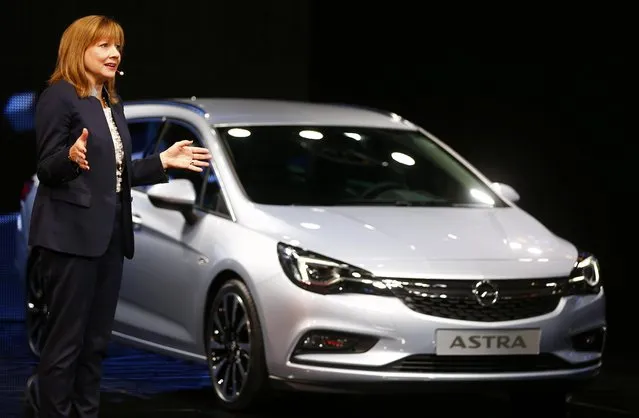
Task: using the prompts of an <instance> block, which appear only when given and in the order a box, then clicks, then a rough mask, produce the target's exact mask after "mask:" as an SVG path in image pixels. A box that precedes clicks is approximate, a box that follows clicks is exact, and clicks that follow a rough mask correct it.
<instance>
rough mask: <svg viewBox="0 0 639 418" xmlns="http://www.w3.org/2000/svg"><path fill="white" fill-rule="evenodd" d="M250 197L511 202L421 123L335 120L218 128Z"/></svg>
mask: <svg viewBox="0 0 639 418" xmlns="http://www.w3.org/2000/svg"><path fill="white" fill-rule="evenodd" d="M218 131H219V133H220V134H221V137H222V139H223V141H224V143H225V146H226V148H227V150H228V151H229V153H230V156H231V160H232V163H233V165H234V168H235V170H236V173H237V175H238V177H239V181H240V182H241V184H242V186H243V188H244V190H245V191H246V194H247V195H248V198H249V199H250V200H252V201H253V202H255V203H259V204H267V205H309V206H327V205H330V206H352V205H370V206H373V205H377V206H402V205H404V206H464V207H495V206H505V203H504V202H503V201H502V200H501V199H500V198H499V197H498V196H497V195H496V194H495V193H494V192H493V191H492V190H490V188H488V187H486V186H485V184H484V183H483V182H481V181H480V180H479V179H478V178H477V177H476V176H475V175H474V174H473V173H472V172H470V171H469V170H468V169H467V168H465V167H464V166H463V165H462V164H461V163H460V162H458V161H457V160H456V159H455V158H454V157H452V156H451V155H450V154H448V153H447V152H446V151H445V150H444V149H442V148H441V147H440V146H439V145H437V144H436V143H435V142H433V141H432V140H431V139H430V138H428V137H427V136H425V135H423V134H422V133H421V132H418V131H408V130H401V129H379V128H350V127H335V126H304V127H302V126H246V127H232V128H231V127H229V128H223V129H219V130H218Z"/></svg>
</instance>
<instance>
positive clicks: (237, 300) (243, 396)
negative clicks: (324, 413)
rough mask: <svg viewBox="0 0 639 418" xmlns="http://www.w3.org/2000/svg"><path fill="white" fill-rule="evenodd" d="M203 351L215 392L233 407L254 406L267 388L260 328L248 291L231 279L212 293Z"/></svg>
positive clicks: (223, 402)
mask: <svg viewBox="0 0 639 418" xmlns="http://www.w3.org/2000/svg"><path fill="white" fill-rule="evenodd" d="M206 338H207V342H206V353H207V361H208V366H209V372H210V375H211V382H212V385H213V389H214V390H215V394H216V395H217V398H218V400H219V401H220V402H221V403H222V405H223V406H224V407H226V408H228V409H232V410H243V409H248V408H249V407H251V406H254V405H255V404H256V403H257V402H258V401H259V400H261V399H262V398H263V396H264V395H265V391H266V390H267V382H266V378H267V371H266V363H265V359H264V343H263V338H262V329H261V326H260V323H259V319H258V316H257V310H256V308H255V303H254V301H253V298H252V297H251V294H250V292H249V290H248V288H247V287H246V285H245V284H244V283H242V282H241V281H240V280H237V279H233V280H229V281H228V282H226V283H225V284H224V285H223V286H222V287H221V288H220V290H219V291H218V292H217V294H216V295H215V299H214V300H213V302H212V303H211V308H210V310H209V313H208V321H207V333H206Z"/></svg>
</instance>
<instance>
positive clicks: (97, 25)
mask: <svg viewBox="0 0 639 418" xmlns="http://www.w3.org/2000/svg"><path fill="white" fill-rule="evenodd" d="M100 39H107V40H109V41H112V42H114V43H116V44H119V45H120V48H121V49H120V52H122V48H123V47H124V30H123V29H122V26H120V24H119V23H118V22H116V21H115V20H113V19H111V18H109V17H107V16H98V15H91V16H85V17H82V18H80V19H77V20H76V21H74V22H73V23H72V24H71V25H69V27H67V28H66V30H65V31H64V33H63V34H62V38H61V39H60V46H59V47H58V59H57V62H56V66H55V70H54V71H53V74H52V75H51V77H50V78H49V84H53V83H54V82H56V81H59V80H65V81H67V82H69V83H70V84H71V85H73V86H74V87H75V89H76V91H77V92H78V96H80V97H88V96H90V95H91V83H90V81H89V77H88V76H87V71H86V69H85V66H84V53H85V51H86V50H87V49H88V48H89V47H90V46H91V45H93V44H94V43H95V42H97V41H99V40H100ZM105 87H106V89H107V91H108V93H109V98H110V100H111V102H112V103H117V102H118V95H117V93H116V90H115V79H111V80H108V81H107V82H106V83H105Z"/></svg>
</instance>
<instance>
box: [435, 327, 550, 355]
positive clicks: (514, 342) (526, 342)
mask: <svg viewBox="0 0 639 418" xmlns="http://www.w3.org/2000/svg"><path fill="white" fill-rule="evenodd" d="M436 338H437V339H436V344H437V351H436V352H437V355H440V356H441V355H445V356H491V355H517V354H519V355H521V354H539V345H540V342H541V330H538V329H501V330H497V329H494V330H478V329H475V330H462V329H440V330H437V334H436Z"/></svg>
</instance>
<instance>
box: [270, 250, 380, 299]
mask: <svg viewBox="0 0 639 418" xmlns="http://www.w3.org/2000/svg"><path fill="white" fill-rule="evenodd" d="M277 254H278V258H279V260H280V264H281V266H282V269H283V270H284V273H286V276H287V277H288V278H289V279H290V280H291V281H292V282H293V283H295V284H296V285H298V286H299V287H301V288H303V289H306V290H309V291H311V292H316V293H321V294H335V293H364V294H375V295H383V296H392V293H391V292H390V290H389V288H388V286H387V285H386V284H385V283H384V282H383V281H381V280H378V279H376V278H375V277H374V276H373V274H372V273H370V272H368V271H366V270H364V269H361V268H358V267H354V266H351V265H349V264H347V263H344V262H341V261H338V260H335V259H332V258H329V257H325V256H323V255H320V254H317V253H314V252H311V251H308V250H304V249H302V248H297V247H293V246H290V245H287V244H284V243H279V244H277Z"/></svg>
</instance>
